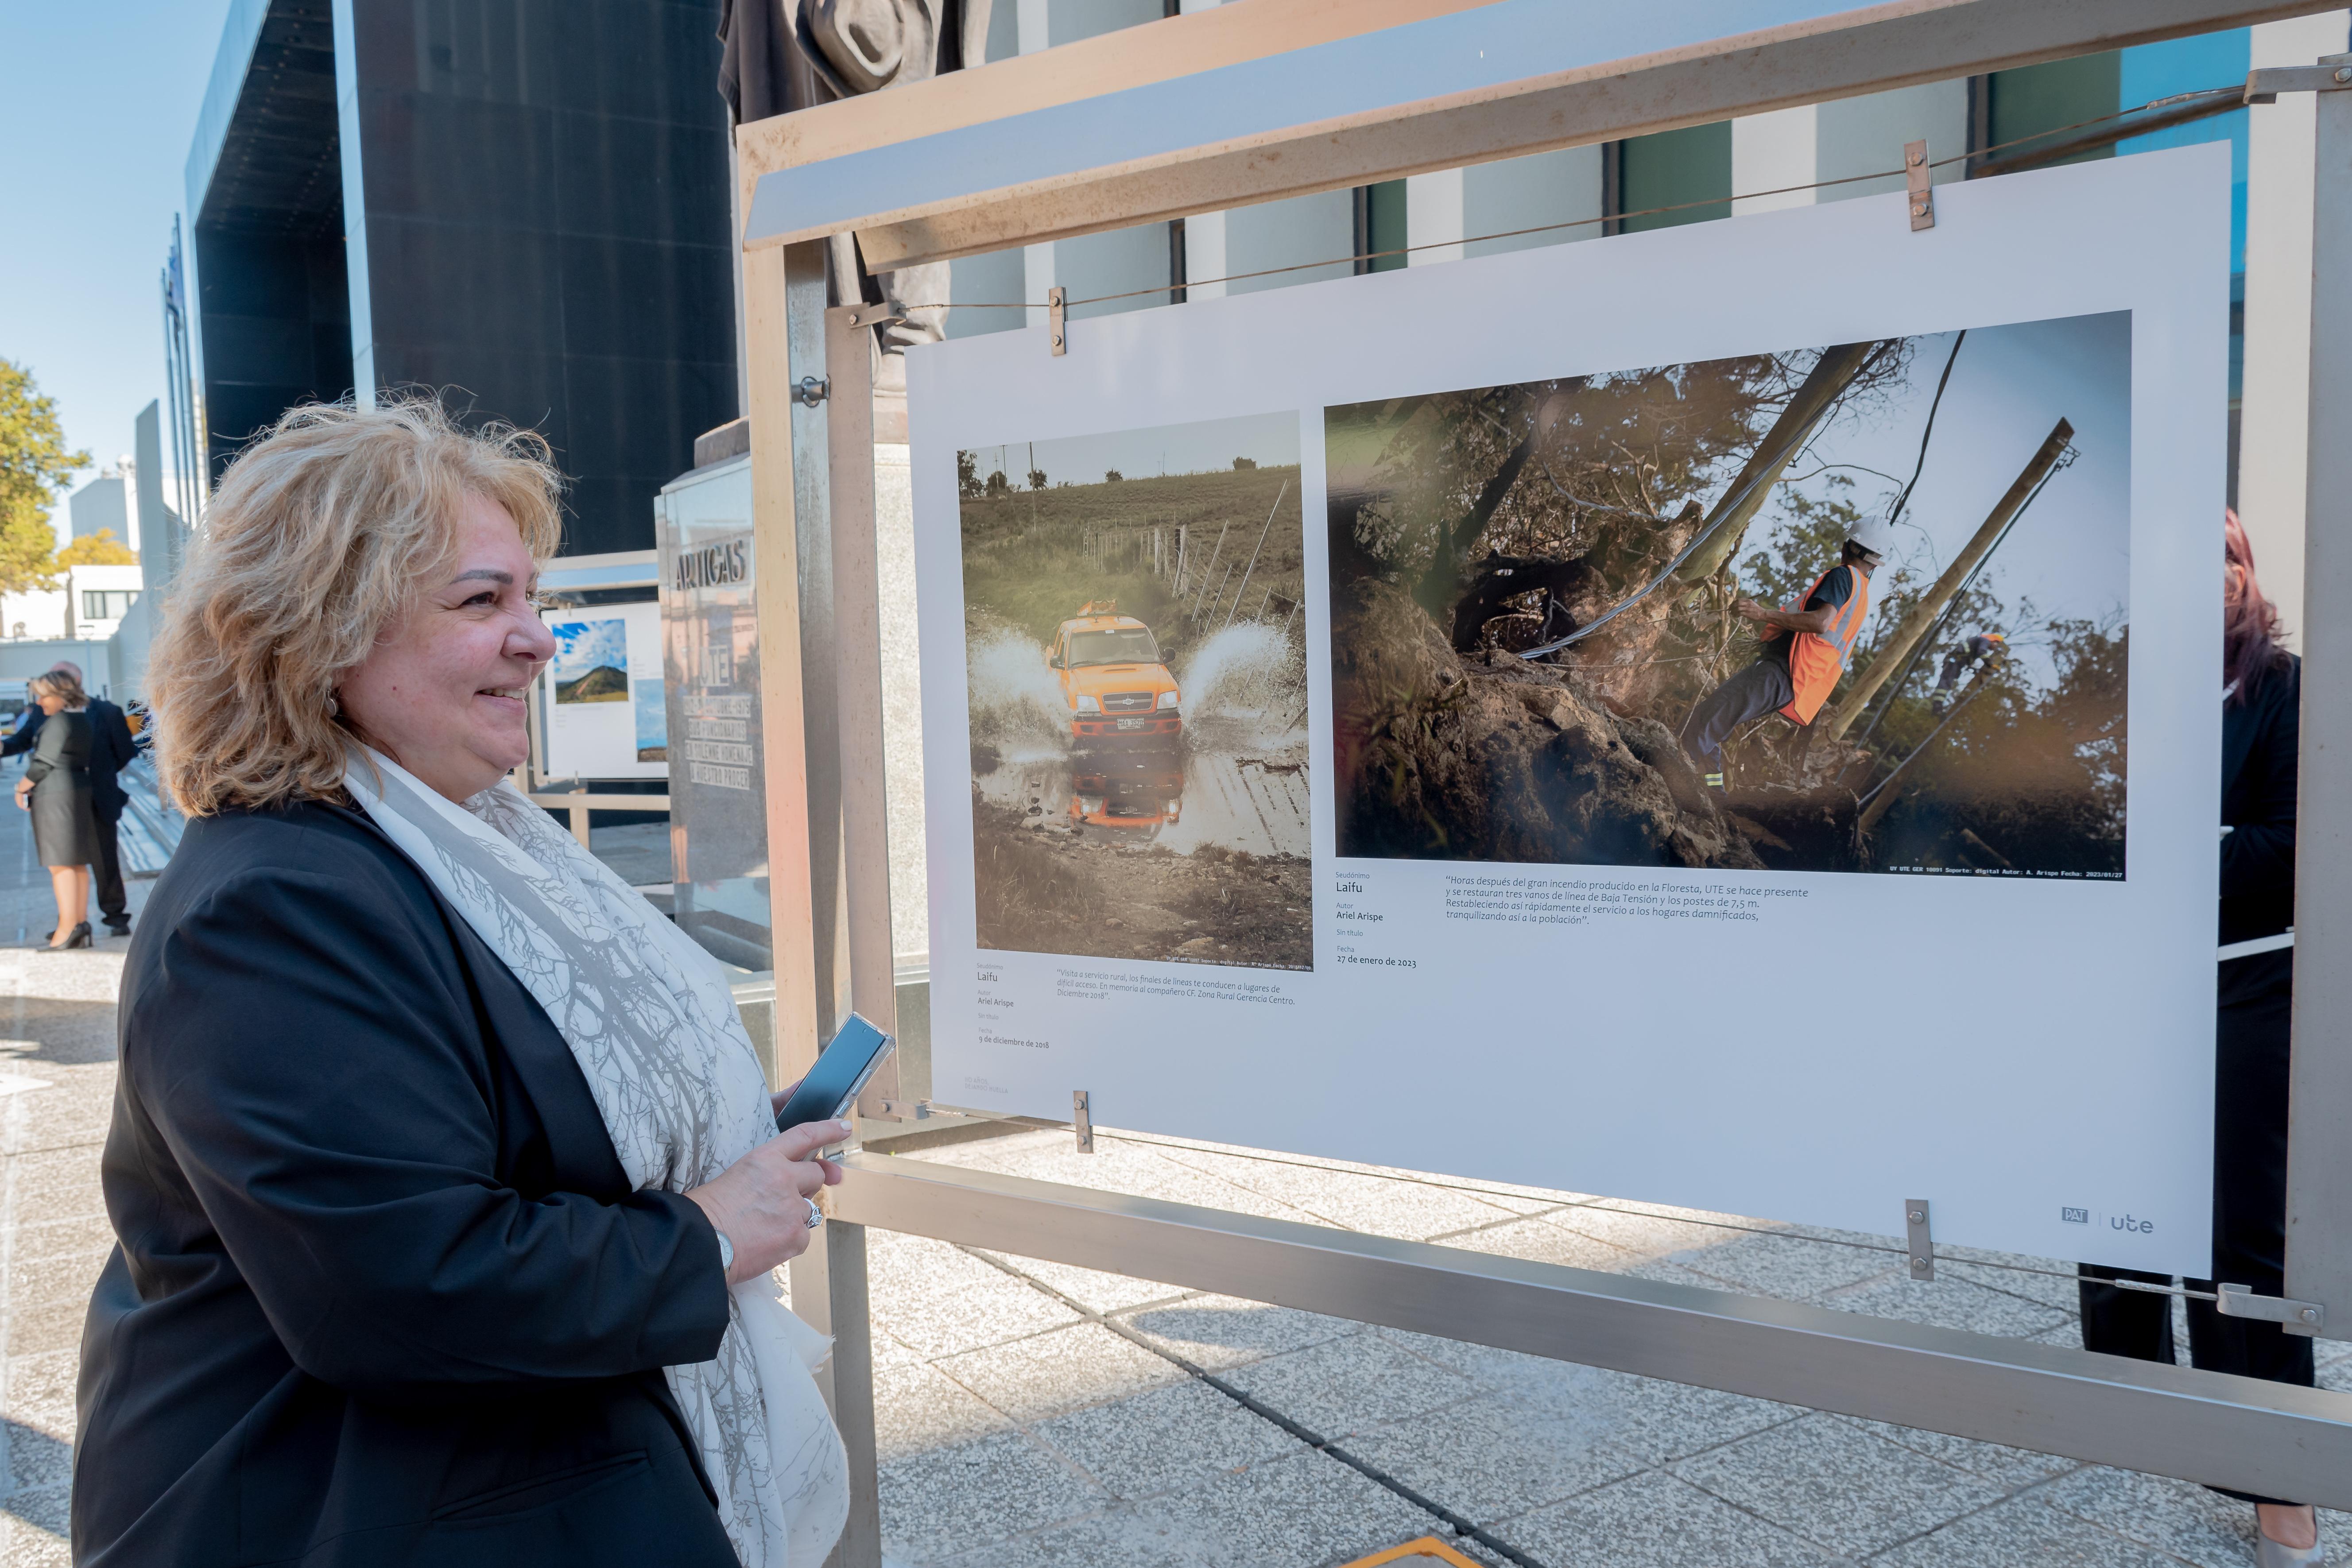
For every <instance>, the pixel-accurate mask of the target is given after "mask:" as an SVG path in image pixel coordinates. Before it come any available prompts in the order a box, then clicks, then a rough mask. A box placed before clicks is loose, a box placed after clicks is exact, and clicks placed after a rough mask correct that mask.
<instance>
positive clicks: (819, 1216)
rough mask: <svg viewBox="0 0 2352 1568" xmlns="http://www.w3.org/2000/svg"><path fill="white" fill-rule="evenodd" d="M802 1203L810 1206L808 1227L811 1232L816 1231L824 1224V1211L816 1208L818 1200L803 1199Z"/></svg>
mask: <svg viewBox="0 0 2352 1568" xmlns="http://www.w3.org/2000/svg"><path fill="white" fill-rule="evenodd" d="M801 1202H803V1203H804V1204H806V1205H808V1206H809V1216H808V1227H809V1228H810V1229H811V1230H814V1229H815V1228H816V1227H817V1226H821V1225H823V1224H824V1210H823V1209H821V1208H819V1207H817V1206H816V1200H815V1199H814V1198H803V1199H802V1200H801Z"/></svg>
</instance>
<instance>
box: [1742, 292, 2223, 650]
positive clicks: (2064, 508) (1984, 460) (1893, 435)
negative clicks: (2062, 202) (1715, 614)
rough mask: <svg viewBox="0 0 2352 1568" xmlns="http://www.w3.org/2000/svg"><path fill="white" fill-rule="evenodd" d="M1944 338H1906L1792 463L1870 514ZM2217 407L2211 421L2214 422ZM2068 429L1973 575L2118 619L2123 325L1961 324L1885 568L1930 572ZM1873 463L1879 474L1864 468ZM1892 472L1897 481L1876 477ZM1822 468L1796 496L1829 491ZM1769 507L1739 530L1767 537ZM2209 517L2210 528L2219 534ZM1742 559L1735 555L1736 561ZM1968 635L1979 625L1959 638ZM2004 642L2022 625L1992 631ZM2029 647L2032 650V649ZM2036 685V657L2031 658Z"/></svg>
mask: <svg viewBox="0 0 2352 1568" xmlns="http://www.w3.org/2000/svg"><path fill="white" fill-rule="evenodd" d="M1951 351H1952V338H1951V335H1950V334H1948V333H1945V334H1939V335H1937V336H1934V337H1926V338H1921V339H1919V340H1918V341H1917V343H1916V348H1915V352H1914V353H1913V356H1912V360H1911V364H1910V368H1909V371H1908V374H1906V378H1905V381H1904V383H1903V384H1902V385H1901V386H1899V387H1898V388H1895V389H1894V390H1893V391H1892V393H1891V395H1889V396H1888V397H1887V398H1886V399H1885V401H1884V402H1882V403H1880V404H1879V405H1876V406H1875V407H1874V408H1873V409H1872V410H1871V412H1870V413H1869V414H1868V415H1866V416H1860V417H1853V418H1848V419H1842V420H1839V421H1836V422H1834V423H1832V425H1831V426H1828V428H1827V429H1826V430H1825V431H1824V432H1823V433H1822V435H1820V436H1819V437H1816V438H1815V440H1814V442H1813V444H1812V447H1811V456H1810V457H1808V458H1800V459H1799V460H1798V462H1797V463H1796V464H1795V465H1793V467H1794V471H1795V472H1796V473H1797V474H1799V475H1806V474H1809V473H1812V472H1813V470H1814V469H1815V468H1816V467H1817V465H1819V464H1821V463H1823V462H1828V463H1839V464H1850V465H1857V467H1852V468H1843V469H1839V470H1833V471H1835V472H1842V473H1843V474H1844V475H1846V476H1847V477H1849V478H1851V479H1853V481H1854V486H1853V489H1852V490H1850V491H1847V492H1845V493H1846V494H1847V495H1849V496H1850V497H1851V498H1852V499H1853V500H1854V501H1855V502H1857V503H1858V504H1859V505H1860V506H1861V507H1862V508H1863V510H1864V511H1865V512H1869V513H1874V514H1876V513H1882V512H1883V511H1884V510H1885V503H1886V502H1887V501H1889V500H1893V499H1894V494H1895V490H1897V489H1899V488H1900V481H1901V480H1903V479H1907V478H1909V477H1910V474H1911V469H1912V466H1913V465H1914V464H1915V463H1916V462H1917V461H1918V460H1919V437H1920V432H1921V429H1922V428H1923V426H1925V425H1926V423H1927V406H1928V404H1929V403H1930V401H1931V400H1932V399H1933V398H1934V396H1935V392H1936V381H1937V377H1938V376H1940V375H1942V374H1943V371H1944V364H1945V362H1946V361H1947V360H1948V359H1949V358H1950V355H1951ZM2220 403H2221V400H2220V398H2219V396H2218V395H2217V396H2216V397H2215V399H2214V417H2215V418H2217V419H2218V418H2220V417H2221V406H2220ZM2062 417H2063V418H2064V419H2065V420H2066V421H2067V423H2069V424H2071V425H2072V426H2074V447H2075V453H2076V456H2075V460H2074V465H2073V467H2071V468H2065V469H2063V470H2062V471H2061V472H2059V473H2058V474H2057V475H2055V476H2054V477H2053V478H2052V479H2051V480H2050V483H2049V484H2048V485H2047V486H2046V487H2045V488H2044V489H2043V490H2042V495H2041V498H2040V499H2039V500H2036V501H2035V502H2034V503H2033V506H2032V510H2030V511H2028V512H2027V513H2026V514H2025V515H2024V516H2023V517H2021V518H2020V519H2019V520H2018V522H2017V526H2016V527H2015V528H2014V529H2013V530H2011V532H2010V536H2009V538H2008V540H2007V541H2006V542H2004V543H2003V544H2002V545H2001V547H2000V552H1999V553H1998V554H1997V555H1995V556H1994V557H1993V558H1992V560H1991V562H1990V563H1989V564H1988V565H1987V566H1986V567H1985V575H1984V577H1983V578H1982V579H1980V581H1982V582H1984V583H1986V584H1990V585H1991V586H1992V587H1993V588H1994V589H1995V590H1996V591H1998V592H1999V593H2000V595H2001V596H2002V597H2003V598H2005V599H2008V600H2010V601H2011V603H2012V604H2014V603H2015V602H2016V601H2017V600H2018V599H2020V598H2021V597H2031V598H2032V601H2033V603H2034V605H2035V607H2036V609H2038V610H2039V611H2040V612H2041V614H2042V616H2080V617H2083V618H2085V619H2091V620H2098V619H2102V618H2105V617H2107V616H2114V615H2116V614H2117V613H2118V612H2127V611H2128V610H2129V608H2130V605H2129V599H2130V595H2131V318H2130V316H2129V315H2127V314H2123V313H2117V314H2113V315H2103V316H2070V317H2064V318H2061V319H2058V320H2055V321H2022V322H2017V323H2014V324H2011V325H2006V326H1997V327H1978V328H1975V329H1972V330H1971V331H1969V335H1968V339H1967V341H1966V342H1964V343H1962V344H1961V346H1960V353H1959V357H1958V359H1957V360H1955V361H1952V380H1951V384H1950V385H1949V386H1948V388H1947V389H1946V391H1945V393H1944V403H1943V406H1942V407H1941V408H1940V409H1939V410H1938V411H1937V415H1936V428H1935V433H1934V436H1933V437H1932V438H1931V440H1930V441H1929V444H1928V447H1927V464H1926V466H1925V467H1924V468H1922V469H1921V470H1920V475H1919V485H1918V488H1917V489H1915V490H1913V491H1912V492H1911V505H1910V510H1909V511H1908V513H1907V514H1906V517H1905V519H1904V527H1903V528H1902V529H1901V530H1900V531H1899V534H1898V537H1897V539H1896V542H1895V561H1896V563H1898V564H1900V565H1907V566H1909V567H1911V568H1912V569H1913V570H1914V571H1916V572H1918V573H1919V574H1922V575H1923V576H1926V577H1929V578H1932V577H1933V576H1934V575H1935V574H1936V573H1937V572H1940V571H1941V570H1942V569H1943V565H1944V563H1946V562H1948V561H1949V560H1951V559H1952V557H1953V556H1954V554H1956V553H1957V552H1958V551H1959V549H1960V548H1961V546H1962V545H1964V544H1966V543H1967V542H1968V540H1969V536H1970V535H1971V534H1973V533H1974V532H1975V531H1976V530H1977V528H1978V526H1979V524H1981V523H1982V522H1983V521H1984V520H1985V517H1986V514H1987V513H1989V512H1990V510H1992V508H1993V505H1994V503H1995V502H1996V501H1998V500H2000V497H2001V493H2002V492H2003V491H2005V490H2006V489H2008V488H2009V486H2010V484H2011V481H2012V480H2013V479H2016V478H2017V475H2018V472H2019V470H2020V469H2021V468H2024V467H2025V464H2026V462H2027V460H2028V459H2029V458H2032V456H2033V454H2034V452H2035V450H2036V449H2037V448H2038V447H2040V446H2041V445H2042V441H2043V439H2044V438H2045V437H2048V436H2049V434H2050V430H2051V426H2053V425H2054V424H2056V423H2057V421H2058V420H2059V419H2060V418H2062ZM1864 469H1876V470H1878V472H1877V473H1870V472H1866V471H1864ZM1882 474H1889V475H1893V476H1894V480H1893V481H1892V482H1890V481H1889V480H1888V479H1883V478H1881V477H1880V475H1882ZM1828 481H1829V474H1827V473H1822V474H1818V475H1816V476H1815V477H1813V478H1811V479H1804V480H1802V481H1801V482H1799V483H1798V484H1796V485H1795V486H1794V487H1793V488H1795V489H1798V490H1800V491H1801V492H1804V493H1807V494H1810V495H1814V496H1821V495H1824V494H1827V493H1829V490H1828ZM1779 511H1780V508H1779V507H1778V506H1777V505H1775V506H1773V507H1771V508H1769V509H1768V510H1766V511H1765V513H1764V516H1763V517H1762V518H1761V519H1760V520H1759V527H1757V528H1753V529H1751V530H1750V531H1749V532H1748V541H1749V543H1750V546H1751V548H1752V546H1753V545H1755V544H1758V543H1760V542H1762V541H1763V540H1764V539H1765V538H1767V537H1769V531H1770V527H1771V525H1772V523H1773V522H1774V521H1777V516H1776V514H1777V513H1779ZM2220 522H2221V519H2220V518H2219V517H2218V516H2217V517H2216V518H2215V519H2214V523H2215V534H2214V536H2215V538H2217V539H2218V538H2219V537H2220V527H2219V525H2220ZM1744 553H1745V552H1743V554H1744ZM1970 629H1972V630H1973V629H1976V628H1970ZM2002 629H2003V630H2005V631H2008V632H2011V633H2012V634H2015V633H2017V632H2019V631H2020V630H2021V628H2020V627H2016V626H2008V627H2004V628H2002ZM2028 646H2029V647H2031V646H2032V645H2031V644H2030V643H2029V644H2028ZM2027 667H2028V668H2032V669H2035V670H2036V672H2037V673H2039V674H2042V675H2044V676H2046V675H2047V674H2048V673H2049V671H2048V669H2047V668H2046V660H2043V659H2040V658H2035V657H2033V656H2032V655H2030V654H2029V655H2028V656H2027Z"/></svg>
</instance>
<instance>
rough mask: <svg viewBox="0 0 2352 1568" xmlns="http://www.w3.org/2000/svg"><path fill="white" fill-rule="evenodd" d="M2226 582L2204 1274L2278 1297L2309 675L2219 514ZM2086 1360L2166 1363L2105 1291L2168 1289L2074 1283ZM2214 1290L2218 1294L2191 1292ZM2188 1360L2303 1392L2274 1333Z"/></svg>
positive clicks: (2245, 1336)
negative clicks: (2217, 963) (2297, 817)
mask: <svg viewBox="0 0 2352 1568" xmlns="http://www.w3.org/2000/svg"><path fill="white" fill-rule="evenodd" d="M2222 516H2223V520H2224V521H2223V526H2222V537H2223V540H2224V545H2223V550H2224V563H2225V564H2224V566H2223V577H2222V583H2221V604H2222V620H2221V980H2220V984H2221V994H2220V996H2219V998H2218V1004H2219V1005H2218V1006H2217V1008H2216V1014H2217V1028H2216V1031H2215V1042H2214V1043H2215V1053H2214V1072H2215V1081H2214V1086H2213V1272H2214V1275H2215V1277H2216V1278H2218V1279H2224V1280H2227V1281H2228V1282H2230V1283H2231V1284H2232V1285H2245V1286H2250V1287H2252V1289H2253V1291H2254V1293H2255V1294H2256V1295H2259V1296H2279V1295H2284V1294H2285V1280H2286V1094H2287V1034H2288V1029H2287V1023H2288V1013H2289V1009H2290V1005H2291V1002H2292V999H2293V996H2294V989H2293V983H2294V791H2295V760H2296V749H2297V743H2298V736H2299V728H2300V725H2299V721H2300V717H2301V711H2302V701H2303V661H2302V660H2301V659H2298V658H2295V656H2294V655H2293V654H2291V653H2289V652H2287V651H2286V649H2284V648H2283V647H2280V646H2279V644H2278V637H2279V615H2278V609H2277V606H2275V605H2273V604H2272V603H2271V602H2270V601H2269V600H2268V599H2266V598H2264V597H2263V590H2262V584H2260V583H2259V582H2257V581H2256V580H2255V577H2254V552H2253V547H2252V545H2251V544H2249V543H2248V542H2246V531H2245V530H2244V529H2243V528H2242V527H2241V526H2239V523H2238V514H2237V513H2236V512H2234V511H2231V512H2224V513H2223V514H2222ZM2082 1272H2083V1275H2084V1279H2083V1284H2082V1287H2081V1289H2082V1295H2083V1348H2084V1349H2085V1350H2094V1351H2105V1352H2107V1353H2108V1354H2110V1355H2127V1356H2137V1357H2138V1358H2140V1359H2141V1360H2143V1361H2156V1362H2164V1363H2170V1362H2171V1361H2172V1360H2173V1353H2172V1302H2171V1300H2170V1298H2168V1297H2165V1296H2158V1295H2152V1294H2149V1293H2148V1292H2147V1291H2143V1290H2129V1289H2118V1288H2117V1287H2116V1286H2114V1285H2109V1284H2104V1283H2100V1281H2102V1280H2106V1279H2118V1278H2121V1279H2143V1280H2148V1281H2151V1282H2155V1283H2169V1281H2167V1280H2164V1279H2162V1278H2161V1277H2160V1276H2158V1275H2153V1274H2140V1273H2136V1272H2134V1271H2132V1270H2130V1269H2127V1268H2093V1267H2091V1266H2090V1265H2088V1264H2085V1265H2084V1267H2083V1269H2082ZM2189 1288H2190V1289H2199V1290H2210V1289H2213V1286H2212V1282H2211V1281H2210V1280H2205V1279H2192V1280H2189ZM2189 1360H2190V1361H2191V1362H2193V1363H2195V1364H2196V1365H2198V1366H2200V1367H2203V1368H2205V1369H2206V1370H2208V1371H2210V1372H2233V1373H2239V1374H2240V1375H2242V1376H2245V1377H2262V1378H2268V1379H2269V1380H2271V1381H2272V1382H2273V1383H2295V1384H2302V1385H2303V1386H2305V1387H2306V1388H2308V1387H2310V1386H2311V1383H2312V1359H2311V1342H2310V1341H2309V1340H2306V1339H2298V1338H2296V1337H2294V1335H2291V1334H2288V1333H2286V1332H2284V1331H2283V1330H2281V1329H2280V1328H2279V1327H2278V1325H2276V1324H2274V1323H2263V1322H2254V1321H2249V1320H2247V1319H2244V1318H2225V1317H2222V1316H2221V1314H2220V1313H2219V1312H2216V1311H2215V1310H2213V1306H2212V1303H2211V1302H2210V1301H2199V1300H2190V1301H2189ZM2230 1495H2231V1497H2238V1498H2244V1499H2245V1500H2246V1501H2248V1502H2252V1503H2253V1504H2255V1505H2256V1514H2257V1517H2258V1520H2259V1522H2260V1526H2261V1530H2262V1540H2261V1542H2260V1544H2259V1547H2258V1552H2259V1555H2258V1557H2257V1561H2258V1562H2259V1563H2261V1564H2262V1568H2305V1565H2308V1564H2313V1563H2321V1562H2324V1561H2325V1560H2326V1559H2325V1556H2324V1554H2323V1552H2322V1550H2321V1548H2320V1546H2319V1536H2318V1521H2317V1520H2316V1519H2315V1516H2314V1515H2313V1513H2312V1510H2311V1509H2310V1508H2309V1507H2308V1506H2307V1505H2301V1504H2294V1503H2285V1502H2280V1501H2278V1500H2275V1499H2271V1498H2257V1497H2251V1496H2248V1494H2246V1493H2243V1492H2231V1493H2230Z"/></svg>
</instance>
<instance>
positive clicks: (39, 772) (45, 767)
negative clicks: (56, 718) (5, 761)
mask: <svg viewBox="0 0 2352 1568" xmlns="http://www.w3.org/2000/svg"><path fill="white" fill-rule="evenodd" d="M71 728H72V726H71V725H68V724H47V723H45V724H43V725H42V726H41V730H40V733H39V734H38V735H37V736H36V737H35V738H34V742H33V758H32V761H30V762H28V763H26V764H25V776H26V778H28V779H30V780H32V781H33V782H34V783H35V784H38V783H40V782H41V781H42V780H43V779H45V778H47V777H48V776H49V774H50V773H52V772H53V771H54V770H56V769H57V768H58V766H60V765H61V764H62V763H63V761H64V758H65V754H66V740H67V734H66V731H68V730H69V729H71Z"/></svg>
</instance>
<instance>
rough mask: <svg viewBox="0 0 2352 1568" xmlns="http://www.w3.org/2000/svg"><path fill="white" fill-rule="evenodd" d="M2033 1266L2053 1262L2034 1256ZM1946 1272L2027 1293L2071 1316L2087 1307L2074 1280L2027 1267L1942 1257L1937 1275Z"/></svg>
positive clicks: (2015, 1293)
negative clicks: (2009, 1266)
mask: <svg viewBox="0 0 2352 1568" xmlns="http://www.w3.org/2000/svg"><path fill="white" fill-rule="evenodd" d="M2021 1261H2024V1260H2021ZM2051 1267H2053V1266H2052V1265H2049V1264H2046V1263H2043V1262H2042V1261H2040V1260H2039V1259H2034V1260H2032V1268H2034V1269H2036V1270H2040V1269H2043V1268H2051ZM2056 1267H2058V1268H2065V1267H2068V1265H2064V1264H2060V1265H2056ZM1946 1276H1949V1277H1950V1278H1952V1279H1965V1280H1967V1281H1968V1282H1969V1283H1970V1284H1972V1285H1982V1286H1985V1287H1986V1288H1987V1289H1994V1290H2005V1291H2007V1292H2008V1293H2009V1294H2011V1295H2012V1296H2023V1297H2025V1298H2026V1299H2027V1300H2032V1301H2038V1302H2040V1303H2041V1304H2042V1305H2043V1306H2045V1307H2048V1308H2049V1309H2050V1310H2053V1311H2055V1312H2063V1313H2064V1314H2065V1315H2066V1316H2068V1317H2070V1318H2071V1317H2074V1315H2075V1314H2077V1313H2079V1312H2080V1311H2081V1310H2083V1298H2082V1295H2081V1293H2080V1292H2079V1291H2078V1290H2076V1289H2075V1287H2074V1280H2072V1279H2053V1278H2052V1277H2051V1276H2050V1275H2049V1274H2046V1273H2040V1272H2033V1273H2029V1272H2027V1271H2026V1270H2025V1269H2023V1268H2003V1267H2000V1266H1999V1265H1996V1264H1991V1263H1971V1262H1969V1261H1967V1260H1965V1259H1953V1258H1942V1257H1938V1258H1937V1259H1936V1277H1937V1279H1939V1280H1940V1279H1944V1278H1945V1277H1946Z"/></svg>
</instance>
